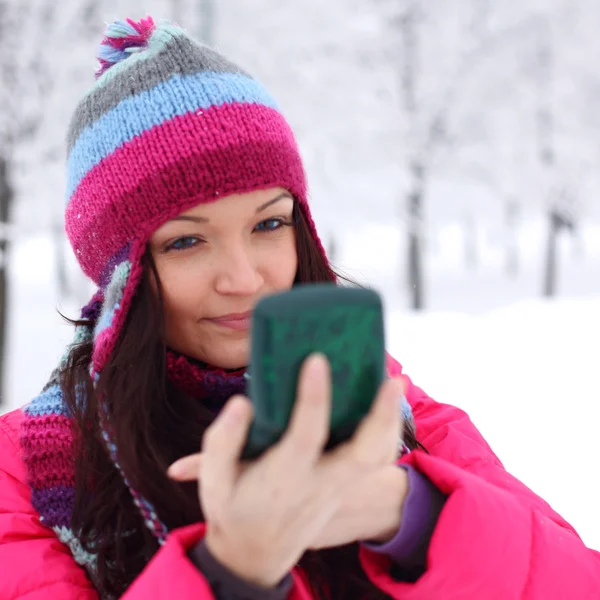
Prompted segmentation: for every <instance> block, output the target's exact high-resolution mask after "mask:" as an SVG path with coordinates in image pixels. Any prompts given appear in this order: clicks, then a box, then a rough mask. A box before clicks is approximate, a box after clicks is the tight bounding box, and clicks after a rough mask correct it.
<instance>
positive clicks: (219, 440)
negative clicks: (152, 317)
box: [169, 356, 401, 587]
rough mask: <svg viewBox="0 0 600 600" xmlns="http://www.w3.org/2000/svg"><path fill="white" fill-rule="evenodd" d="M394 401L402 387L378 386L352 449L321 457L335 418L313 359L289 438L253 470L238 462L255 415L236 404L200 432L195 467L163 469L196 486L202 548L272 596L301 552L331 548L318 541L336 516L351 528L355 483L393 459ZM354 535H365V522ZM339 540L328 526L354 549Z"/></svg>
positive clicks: (324, 373) (189, 462)
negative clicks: (348, 521) (348, 505)
mask: <svg viewBox="0 0 600 600" xmlns="http://www.w3.org/2000/svg"><path fill="white" fill-rule="evenodd" d="M400 394H401V384H400V383H399V382H398V381H394V380H392V381H387V382H386V383H384V384H383V386H382V388H381V390H380V392H379V394H378V396H377V398H376V400H375V402H374V404H373V407H372V409H371V411H370V413H369V414H368V415H367V417H365V419H364V420H363V422H362V423H361V425H360V426H359V428H358V430H357V431H356V433H355V434H354V436H353V437H352V438H351V440H350V441H348V442H347V443H345V444H343V445H341V446H339V447H338V448H336V449H335V450H333V451H331V452H328V453H324V452H323V449H324V446H325V444H326V442H327V438H328V435H329V422H330V412H331V383H330V374H329V365H328V363H327V361H326V360H325V359H324V358H323V357H321V356H313V357H311V358H310V359H308V360H307V361H306V363H305V365H304V366H303V369H302V373H301V376H300V380H299V386H298V395H297V399H296V404H295V406H294V410H293V414H292V418H291V421H290V424H289V427H288V429H287V431H286V433H285V435H284V436H283V438H282V439H281V440H280V441H279V442H278V443H277V444H275V445H274V446H273V447H272V448H270V449H269V450H268V451H267V452H265V454H263V455H262V456H261V457H260V458H259V459H257V460H256V461H253V462H250V463H242V462H241V461H240V455H241V452H242V449H243V446H244V443H245V440H246V437H247V434H248V429H249V427H250V423H251V419H252V407H251V404H250V401H249V400H248V399H246V398H244V397H240V396H238V397H234V398H232V399H231V400H230V401H229V402H228V403H227V405H226V406H225V407H224V409H223V410H222V411H221V413H220V414H219V416H218V417H217V419H216V420H215V422H214V423H213V424H212V425H211V427H209V429H208V430H207V431H206V433H205V435H204V442H203V453H202V455H201V458H200V457H199V456H198V455H193V456H191V457H186V458H184V459H181V460H180V461H177V462H176V463H174V464H173V465H172V466H171V468H170V470H169V475H170V476H171V477H173V478H174V479H179V480H190V479H198V480H201V483H200V485H199V496H200V502H201V504H202V508H203V511H204V515H205V518H206V523H207V533H206V544H207V546H208V548H209V550H210V551H211V553H212V554H213V555H214V556H215V558H216V559H217V560H219V561H220V562H221V563H222V564H224V565H225V566H226V567H227V568H229V569H230V570H231V571H233V572H234V573H236V574H237V575H238V576H240V577H242V578H243V579H246V580H247V581H251V582H253V583H256V584H258V585H263V586H265V587H272V586H274V585H276V584H277V583H278V582H279V581H280V580H281V579H282V578H283V577H284V576H285V574H286V573H287V572H289V571H290V570H291V568H292V567H293V566H294V565H295V564H296V563H297V562H298V560H299V559H300V557H301V556H302V554H303V553H304V551H305V550H306V549H307V548H310V547H312V546H313V545H314V544H315V543H317V544H319V547H323V545H327V543H328V541H327V540H324V539H323V538H322V533H323V532H326V531H327V526H328V525H330V524H331V523H332V521H333V519H334V518H335V517H336V515H341V517H340V519H341V520H340V523H342V522H344V521H345V520H346V519H347V517H346V514H347V510H344V506H345V505H344V500H345V499H347V498H348V497H349V496H348V495H349V493H350V492H351V491H352V490H353V489H354V486H355V485H356V482H360V481H362V482H365V481H367V480H368V478H369V476H371V475H372V476H374V473H375V472H376V471H379V470H380V469H381V468H382V467H389V465H390V464H392V463H393V462H394V460H395V457H396V452H397V440H398V435H399V429H400V416H399V411H398V398H399V397H400ZM366 520H368V519H365V522H366ZM373 520H375V519H373ZM377 520H378V519H377ZM360 529H365V531H366V530H367V529H369V528H368V527H366V526H365V525H363V524H362V522H361V527H360ZM340 531H341V527H340V526H339V525H338V526H335V524H334V525H332V526H331V533H330V536H331V538H330V540H329V541H332V540H333V538H334V537H336V538H337V539H335V540H333V541H335V542H336V543H345V542H346V541H353V539H348V540H346V539H344V536H343V535H340ZM349 535H350V537H351V538H352V536H353V535H354V532H352V533H351V534H349ZM320 536H321V537H320ZM340 539H341V541H338V540H340ZM354 539H356V538H354Z"/></svg>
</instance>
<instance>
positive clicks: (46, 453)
mask: <svg viewBox="0 0 600 600" xmlns="http://www.w3.org/2000/svg"><path fill="white" fill-rule="evenodd" d="M79 329H81V328H78V330H79ZM86 337H87V335H86V334H85V332H84V334H82V332H81V331H79V332H78V334H77V335H76V341H79V342H81V341H84V340H85V339H86ZM63 364H64V358H63ZM167 372H168V377H169V379H170V381H171V382H172V383H173V384H174V385H175V386H176V387H178V388H179V389H180V390H181V391H183V392H185V393H186V394H188V395H190V396H192V397H194V398H197V399H198V401H201V402H205V403H206V404H207V406H208V407H209V408H210V409H211V410H213V411H214V412H215V413H216V412H218V410H219V409H220V408H221V407H222V406H223V404H224V403H225V402H226V401H227V399H228V398H229V397H231V396H232V395H233V394H236V393H245V390H246V378H245V375H244V370H237V371H226V370H223V369H218V368H214V367H209V366H207V365H203V364H202V363H199V362H195V361H192V360H190V359H188V358H187V357H185V356H181V355H177V354H175V353H173V352H168V354H167ZM401 410H402V414H403V417H404V419H405V421H409V422H410V423H411V424H413V425H414V421H413V417H412V412H411V409H410V406H409V405H408V403H407V402H406V400H405V399H403V400H402V406H401ZM23 411H24V414H25V418H24V419H23V424H22V426H21V446H22V451H23V460H24V463H25V466H26V469H27V474H28V483H29V485H30V487H31V501H32V505H33V507H34V508H35V510H36V511H37V512H38V513H39V515H40V521H41V522H42V523H43V524H44V525H45V526H47V527H50V528H51V529H52V530H53V531H54V532H55V533H56V535H57V537H58V538H59V540H60V541H61V542H63V543H64V544H65V545H67V546H68V547H69V548H70V550H71V553H72V555H73V557H74V559H75V561H76V562H77V563H78V564H80V565H81V566H83V567H84V568H85V569H86V571H87V572H88V574H89V576H90V578H91V580H92V582H94V581H95V573H96V555H94V554H90V553H88V552H86V551H85V550H84V549H83V548H82V546H81V543H80V542H79V540H78V539H77V537H76V535H75V533H74V532H73V530H72V529H71V519H72V515H73V509H74V500H75V460H74V448H73V427H72V416H70V415H69V414H68V410H67V407H66V405H65V402H64V398H63V394H62V390H61V387H60V384H59V369H57V370H56V371H55V372H54V373H53V375H52V377H51V379H50V381H49V382H48V384H47V385H46V386H45V387H44V389H43V390H42V392H41V394H40V395H39V396H37V397H36V398H34V399H33V400H32V401H31V402H30V403H29V404H28V405H26V406H25V407H24V408H23ZM104 438H105V441H106V443H107V446H108V448H109V451H110V454H111V457H112V459H113V461H114V462H115V464H116V466H117V468H119V470H120V472H121V474H122V476H123V477H124V480H125V483H126V484H127V485H128V487H129V489H130V491H131V493H132V496H133V499H134V502H135V504H136V505H137V507H138V509H139V510H140V511H141V513H142V516H143V517H144V522H145V523H146V526H147V527H148V528H149V529H150V530H151V531H152V532H153V533H154V534H155V536H156V537H157V538H158V540H159V542H160V543H164V541H165V539H166V535H167V533H168V531H167V530H166V527H165V526H164V525H163V524H162V522H161V521H160V519H159V517H158V515H157V514H156V512H155V511H154V509H153V507H152V505H151V504H150V503H149V502H148V501H147V500H145V499H144V498H142V497H141V495H140V494H139V493H138V492H137V491H136V490H135V489H133V488H132V486H131V485H130V483H129V481H128V480H127V478H126V477H125V475H124V474H123V471H122V470H121V469H120V466H119V464H118V462H117V459H116V448H114V447H113V446H114V444H113V442H112V440H111V437H110V435H108V434H106V435H105V436H104ZM399 451H400V454H402V453H404V452H407V451H408V449H407V448H406V446H404V444H403V443H402V441H401V440H400V445H399Z"/></svg>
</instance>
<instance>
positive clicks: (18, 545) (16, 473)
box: [0, 419, 213, 600]
mask: <svg viewBox="0 0 600 600" xmlns="http://www.w3.org/2000/svg"><path fill="white" fill-rule="evenodd" d="M16 439H17V436H16V431H15V430H14V429H11V426H10V422H8V421H6V420H5V419H0V565H1V567H0V572H1V576H0V598H2V600H13V599H17V598H18V599H19V600H55V599H56V600H59V599H60V600H70V599H73V600H74V599H75V598H77V600H97V598H98V594H97V593H96V591H95V589H94V587H93V586H92V584H91V582H90V580H89V579H88V577H87V575H86V573H85V571H84V569H83V568H82V567H80V566H79V565H78V564H77V563H76V562H75V560H74V559H73V557H72V555H71V553H70V551H69V549H68V548H67V547H66V546H65V545H64V544H62V543H61V542H60V541H59V540H58V538H57V537H56V535H55V533H54V532H53V531H52V530H51V529H49V528H47V527H44V526H43V525H42V524H41V523H40V521H39V515H38V514H37V513H36V511H35V509H34V508H33V506H32V505H31V500H30V488H29V486H28V485H27V483H26V479H25V469H24V466H23V462H22V460H21V457H20V454H19V450H18V447H17V444H16V442H15V440H16ZM203 533H204V529H203V527H202V526H201V525H197V526H191V527H188V528H185V529H181V530H177V531H174V532H173V533H172V535H171V536H170V537H169V539H168V541H167V543H166V544H165V545H164V546H163V547H162V548H161V549H160V550H159V551H158V552H157V553H156V555H155V556H154V558H153V559H152V561H151V562H150V563H148V565H147V567H146V569H145V570H144V571H143V572H142V573H141V574H140V575H139V576H138V578H137V579H136V580H135V581H134V583H133V584H132V585H131V586H130V587H129V589H128V590H127V592H126V593H125V594H124V596H123V598H125V599H127V600H138V599H140V600H141V599H142V598H144V599H146V598H156V599H157V600H160V599H163V598H164V599H165V600H167V599H168V600H171V599H172V598H182V599H185V598H190V599H191V598H194V600H209V599H210V600H212V599H213V594H212V592H211V590H210V586H209V585H208V582H207V581H206V580H205V579H204V577H203V576H202V574H201V573H200V571H198V569H197V568H196V567H195V566H194V565H193V564H192V562H191V561H190V560H189V558H188V557H187V555H186V553H187V550H188V549H189V548H190V547H191V546H192V545H193V544H194V543H195V542H197V541H198V539H199V538H200V537H201V536H202V535H203Z"/></svg>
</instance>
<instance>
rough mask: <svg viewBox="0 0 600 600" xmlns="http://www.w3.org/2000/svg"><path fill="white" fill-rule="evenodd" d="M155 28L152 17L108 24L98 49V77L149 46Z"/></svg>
mask: <svg viewBox="0 0 600 600" xmlns="http://www.w3.org/2000/svg"><path fill="white" fill-rule="evenodd" d="M155 29H156V25H155V24H154V20H153V19H152V17H146V18H145V19H142V20H141V21H139V22H136V21H133V20H132V19H127V20H125V21H123V20H119V21H115V22H114V23H111V24H110V25H108V27H107V28H106V31H105V32H104V39H103V40H102V43H101V44H100V48H99V50H98V61H99V62H100V66H99V67H98V70H97V71H96V79H98V78H99V77H100V76H101V75H102V74H103V73H104V72H105V71H107V70H108V69H110V67H112V66H113V65H115V64H116V63H118V62H120V61H122V60H125V59H126V58H129V57H130V56H131V55H132V54H133V53H135V52H140V51H141V50H144V49H145V48H147V47H148V40H149V39H150V36H151V35H152V33H153V32H154V30H155Z"/></svg>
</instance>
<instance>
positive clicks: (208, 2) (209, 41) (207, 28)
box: [198, 0, 216, 46]
mask: <svg viewBox="0 0 600 600" xmlns="http://www.w3.org/2000/svg"><path fill="white" fill-rule="evenodd" d="M215 9H216V7H215V0H200V7H199V17H200V23H199V28H198V29H199V32H198V33H199V36H200V41H201V42H202V43H204V44H206V45H207V46H214V44H215Z"/></svg>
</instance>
